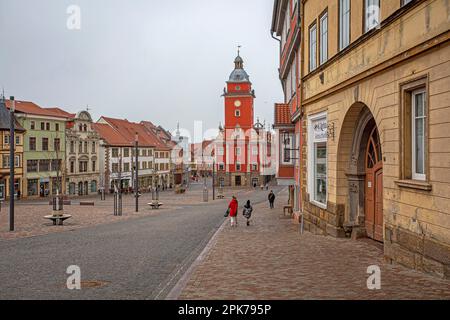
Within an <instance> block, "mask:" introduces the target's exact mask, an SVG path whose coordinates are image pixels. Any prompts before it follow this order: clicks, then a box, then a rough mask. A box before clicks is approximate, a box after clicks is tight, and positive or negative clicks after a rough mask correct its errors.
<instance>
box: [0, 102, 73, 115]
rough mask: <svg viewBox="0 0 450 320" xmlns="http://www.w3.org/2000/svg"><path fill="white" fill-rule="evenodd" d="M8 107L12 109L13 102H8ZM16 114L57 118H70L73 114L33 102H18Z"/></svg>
mask: <svg viewBox="0 0 450 320" xmlns="http://www.w3.org/2000/svg"><path fill="white" fill-rule="evenodd" d="M6 107H7V108H8V109H9V108H10V107H11V100H6ZM15 108H16V112H19V113H26V114H32V115H37V116H47V117H56V118H70V117H71V115H72V114H71V113H68V112H66V111H64V110H61V109H60V108H42V107H40V106H38V105H37V104H36V103H34V102H31V101H20V100H17V101H16V103H15Z"/></svg>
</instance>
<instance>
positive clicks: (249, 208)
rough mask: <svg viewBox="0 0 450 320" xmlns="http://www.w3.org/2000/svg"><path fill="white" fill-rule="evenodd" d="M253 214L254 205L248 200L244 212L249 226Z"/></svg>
mask: <svg viewBox="0 0 450 320" xmlns="http://www.w3.org/2000/svg"><path fill="white" fill-rule="evenodd" d="M252 212H253V207H252V204H251V203H250V200H247V203H246V204H245V205H244V211H243V212H242V214H243V215H244V217H245V218H246V219H247V226H249V225H250V218H251V216H252Z"/></svg>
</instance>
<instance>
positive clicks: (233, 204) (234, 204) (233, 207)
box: [228, 196, 238, 227]
mask: <svg viewBox="0 0 450 320" xmlns="http://www.w3.org/2000/svg"><path fill="white" fill-rule="evenodd" d="M228 209H229V211H230V213H229V216H230V220H231V226H232V227H237V211H238V201H237V199H236V197H235V196H233V199H231V201H230V204H229V205H228Z"/></svg>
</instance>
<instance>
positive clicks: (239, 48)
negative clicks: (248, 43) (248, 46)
mask: <svg viewBox="0 0 450 320" xmlns="http://www.w3.org/2000/svg"><path fill="white" fill-rule="evenodd" d="M241 48H242V46H241V45H240V44H239V45H238V55H239V54H240V53H241Z"/></svg>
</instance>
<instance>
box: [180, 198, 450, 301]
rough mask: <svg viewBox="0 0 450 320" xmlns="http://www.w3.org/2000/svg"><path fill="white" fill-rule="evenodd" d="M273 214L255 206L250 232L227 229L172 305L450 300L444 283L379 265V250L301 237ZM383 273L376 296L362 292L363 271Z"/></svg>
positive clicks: (368, 244) (282, 200) (377, 246)
mask: <svg viewBox="0 0 450 320" xmlns="http://www.w3.org/2000/svg"><path fill="white" fill-rule="evenodd" d="M286 201H287V193H286V192H283V193H282V194H280V195H278V196H277V199H276V205H277V204H278V207H276V208H275V209H274V210H270V209H268V208H267V204H261V205H258V206H255V208H254V215H253V221H252V225H251V226H250V227H247V226H246V225H245V222H244V219H243V217H242V213H241V212H239V220H238V222H239V226H238V228H236V229H231V228H230V226H229V221H228V220H227V221H226V223H227V224H226V225H224V226H223V228H222V230H221V231H220V233H219V234H218V235H217V237H216V238H215V241H216V242H215V243H213V244H212V248H211V249H210V251H208V253H207V254H206V255H205V256H204V257H202V258H201V260H200V261H197V262H198V263H199V264H198V266H197V267H196V268H195V269H194V271H193V273H192V274H191V275H190V278H189V280H188V281H187V284H186V286H185V287H184V289H183V290H182V291H181V294H180V295H179V296H178V299H187V300H191V299H192V300H195V299H226V300H228V299H230V300H233V299H450V282H449V281H447V280H442V279H438V278H434V277H431V276H429V275H425V274H421V273H419V272H416V271H413V270H409V269H406V268H404V267H402V266H400V265H394V264H392V265H391V264H388V263H386V262H384V259H383V254H382V245H381V244H378V243H376V242H373V241H371V240H368V239H363V240H358V241H352V240H348V239H335V238H331V237H324V236H315V235H312V234H310V233H308V232H305V233H304V234H303V235H301V234H300V233H299V226H298V225H294V224H293V223H292V221H291V220H290V219H280V214H281V211H282V210H281V208H280V207H281V206H282V203H286ZM370 265H378V266H379V267H380V268H381V290H369V289H367V278H368V276H369V274H367V267H368V266H370Z"/></svg>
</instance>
